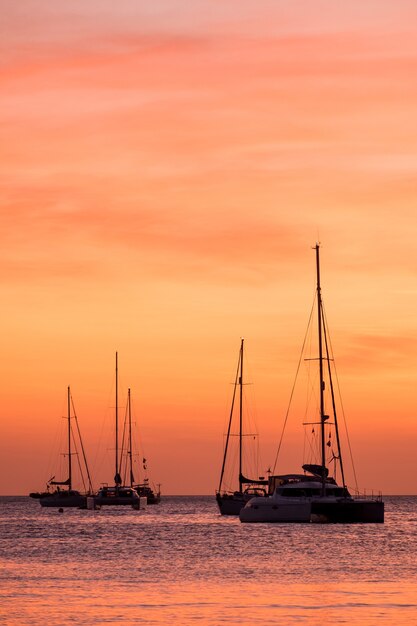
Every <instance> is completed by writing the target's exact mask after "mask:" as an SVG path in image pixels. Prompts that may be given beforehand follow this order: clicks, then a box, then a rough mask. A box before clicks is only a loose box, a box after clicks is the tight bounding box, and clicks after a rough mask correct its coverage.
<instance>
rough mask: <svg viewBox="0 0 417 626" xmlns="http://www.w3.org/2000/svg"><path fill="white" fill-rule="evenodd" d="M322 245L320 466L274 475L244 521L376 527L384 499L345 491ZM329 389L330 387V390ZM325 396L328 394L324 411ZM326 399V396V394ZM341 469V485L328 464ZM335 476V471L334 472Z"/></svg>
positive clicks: (248, 508)
mask: <svg viewBox="0 0 417 626" xmlns="http://www.w3.org/2000/svg"><path fill="white" fill-rule="evenodd" d="M319 249H320V246H319V245H318V244H317V245H316V246H315V251H316V273H317V290H316V294H317V311H318V314H317V322H318V358H316V359H314V360H316V361H318V365H319V380H318V388H319V394H318V395H319V407H318V410H319V415H318V421H317V422H310V423H309V424H311V425H312V426H313V431H312V432H314V431H315V425H318V426H319V431H320V444H319V454H320V456H319V458H318V460H317V461H318V462H317V463H308V464H304V465H303V470H304V473H303V474H301V473H299V474H283V475H279V476H270V478H269V493H270V494H271V495H269V496H267V497H256V498H252V499H251V500H249V502H248V503H247V504H246V505H245V507H244V508H243V509H242V510H241V511H240V521H241V522H310V521H312V522H343V523H354V522H362V523H375V522H380V523H382V522H383V521H384V503H383V501H382V498H381V497H380V496H379V497H376V498H364V497H362V498H361V497H359V498H356V497H355V498H353V497H352V496H351V495H350V493H349V491H348V488H347V486H346V481H345V474H344V468H343V461H342V453H341V446H340V438H339V427H338V422H337V414H336V401H335V393H334V387H333V379H332V366H333V358H332V356H331V350H330V342H329V339H328V333H327V328H326V320H325V316H324V312H323V302H322V296H321V286H320V258H319ZM326 385H327V387H326ZM325 392H328V398H326V400H328V406H326V401H325ZM326 395H327V394H326ZM331 427H332V428H333V429H334V433H335V439H336V444H335V445H336V449H335V450H333V440H332V439H331V431H330V428H331ZM331 462H334V467H335V468H336V467H337V466H338V467H339V468H340V475H341V481H342V484H341V485H340V486H339V485H338V484H337V483H336V479H335V477H330V476H329V469H328V464H330V463H331ZM335 471H336V470H335Z"/></svg>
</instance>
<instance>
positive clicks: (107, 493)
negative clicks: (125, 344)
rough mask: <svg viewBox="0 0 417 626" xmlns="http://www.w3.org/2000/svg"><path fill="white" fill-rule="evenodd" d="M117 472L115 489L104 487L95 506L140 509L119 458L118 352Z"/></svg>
mask: <svg viewBox="0 0 417 626" xmlns="http://www.w3.org/2000/svg"><path fill="white" fill-rule="evenodd" d="M115 431H116V432H115V472H114V487H109V486H108V485H103V487H101V488H100V489H99V490H98V493H97V495H96V496H95V498H94V504H95V506H120V505H130V506H133V507H134V508H136V509H139V508H140V499H139V496H138V494H137V492H136V490H135V489H134V488H133V487H132V486H131V485H124V484H123V481H122V477H121V474H120V457H119V366H118V354H117V352H116V408H115Z"/></svg>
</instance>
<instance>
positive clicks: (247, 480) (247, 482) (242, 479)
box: [239, 474, 268, 485]
mask: <svg viewBox="0 0 417 626" xmlns="http://www.w3.org/2000/svg"><path fill="white" fill-rule="evenodd" d="M239 482H240V483H242V484H244V485H267V484H268V481H267V480H262V479H260V478H258V479H255V480H252V478H246V476H244V475H243V474H239Z"/></svg>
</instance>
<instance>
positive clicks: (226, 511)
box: [216, 493, 253, 515]
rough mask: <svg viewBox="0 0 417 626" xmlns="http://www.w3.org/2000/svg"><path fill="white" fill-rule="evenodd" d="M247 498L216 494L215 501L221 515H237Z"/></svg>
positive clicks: (242, 495)
mask: <svg viewBox="0 0 417 626" xmlns="http://www.w3.org/2000/svg"><path fill="white" fill-rule="evenodd" d="M252 497H253V496H252ZM249 499H250V498H249V497H246V496H245V495H244V494H224V495H221V494H219V493H218V494H217V495H216V500H217V505H218V507H219V511H220V514H221V515H239V513H240V511H241V510H242V509H243V507H244V506H245V504H246V503H247V502H248V501H249Z"/></svg>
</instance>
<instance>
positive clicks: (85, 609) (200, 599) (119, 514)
mask: <svg viewBox="0 0 417 626" xmlns="http://www.w3.org/2000/svg"><path fill="white" fill-rule="evenodd" d="M385 502H386V505H385V506H386V523H385V524H384V525H350V526H349V525H346V526H343V525H316V524H301V525H296V524H292V525H291V524H282V525H278V524H276V525H272V524H271V525H268V524H254V525H244V524H241V523H240V522H239V520H238V519H234V518H222V517H220V515H219V514H218V512H217V508H216V504H215V501H214V497H207V496H204V497H185V496H184V497H165V498H164V499H163V501H162V502H161V504H159V505H156V506H151V507H148V510H147V511H133V510H132V509H130V508H128V507H119V508H116V509H111V508H107V509H102V510H101V511H79V510H75V509H74V510H70V509H69V510H65V512H64V513H59V512H58V510H57V509H49V510H48V509H42V508H41V507H40V505H39V503H38V502H37V501H35V500H31V499H30V498H9V497H3V498H0V525H1V530H0V541H1V555H0V564H1V572H0V576H1V578H0V599H1V602H0V621H1V622H2V623H5V624H8V625H16V624H19V625H20V624H47V625H48V626H51V625H58V624H59V625H63V624H146V625H148V624H149V625H151V624H159V625H162V624H164V625H177V624H178V625H181V626H189V625H191V624H199V625H201V626H206V625H208V624H210V625H221V624H239V625H240V626H242V625H251V626H255V625H257V624H262V625H263V626H266V625H269V624H280V625H284V626H285V625H287V624H309V625H315V624H320V626H323V625H324V624H349V625H352V624H357V625H359V624H360V625H361V626H366V625H370V624H375V625H376V624H395V625H401V624H407V625H409V624H417V497H415V496H413V497H406V496H402V497H387V498H386V499H385Z"/></svg>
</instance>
